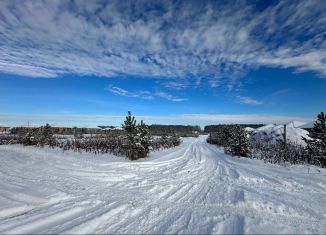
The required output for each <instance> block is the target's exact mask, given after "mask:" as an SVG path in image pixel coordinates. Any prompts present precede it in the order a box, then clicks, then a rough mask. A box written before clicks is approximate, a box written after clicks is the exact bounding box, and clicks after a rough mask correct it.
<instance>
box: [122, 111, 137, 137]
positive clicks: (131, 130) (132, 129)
mask: <svg viewBox="0 0 326 235" xmlns="http://www.w3.org/2000/svg"><path fill="white" fill-rule="evenodd" d="M122 128H123V129H124V130H125V131H126V132H127V135H128V138H129V139H130V140H133V139H134V138H135V136H136V134H137V128H136V120H135V117H134V116H132V115H131V112H130V111H128V115H127V116H126V120H125V121H124V124H122Z"/></svg>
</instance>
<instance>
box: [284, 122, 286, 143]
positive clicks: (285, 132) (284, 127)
mask: <svg viewBox="0 0 326 235" xmlns="http://www.w3.org/2000/svg"><path fill="white" fill-rule="evenodd" d="M284 149H286V124H284Z"/></svg>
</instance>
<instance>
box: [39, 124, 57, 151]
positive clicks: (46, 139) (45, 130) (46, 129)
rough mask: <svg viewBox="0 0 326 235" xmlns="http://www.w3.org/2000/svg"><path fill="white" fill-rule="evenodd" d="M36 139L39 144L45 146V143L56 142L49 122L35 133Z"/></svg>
mask: <svg viewBox="0 0 326 235" xmlns="http://www.w3.org/2000/svg"><path fill="white" fill-rule="evenodd" d="M35 134H36V136H35V139H36V140H37V144H38V145H40V146H41V147H43V146H44V145H50V146H51V145H52V144H53V143H54V138H53V131H52V127H51V126H50V125H49V124H48V123H47V124H46V125H45V126H42V127H40V128H39V129H38V132H37V133H35Z"/></svg>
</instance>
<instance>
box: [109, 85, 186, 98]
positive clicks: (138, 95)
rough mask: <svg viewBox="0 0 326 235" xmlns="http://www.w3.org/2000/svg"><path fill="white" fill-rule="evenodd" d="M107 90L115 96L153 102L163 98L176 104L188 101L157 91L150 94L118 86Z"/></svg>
mask: <svg viewBox="0 0 326 235" xmlns="http://www.w3.org/2000/svg"><path fill="white" fill-rule="evenodd" d="M105 90H107V91H110V92H112V93H114V94H117V95H121V96H126V97H131V98H140V99H146V100H152V99H154V98H163V99H166V100H169V101H174V102H182V101H186V100H187V99H186V98H180V97H177V96H174V95H172V94H170V93H167V92H164V91H160V90H157V91H155V92H150V91H147V90H146V91H128V90H126V89H123V88H121V87H117V86H109V87H107V88H105Z"/></svg>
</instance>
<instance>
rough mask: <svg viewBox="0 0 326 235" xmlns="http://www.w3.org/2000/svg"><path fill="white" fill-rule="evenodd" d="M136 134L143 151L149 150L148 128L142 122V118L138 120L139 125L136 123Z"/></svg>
mask: <svg viewBox="0 0 326 235" xmlns="http://www.w3.org/2000/svg"><path fill="white" fill-rule="evenodd" d="M137 130H138V135H139V139H140V144H141V145H142V146H143V147H144V151H145V152H147V153H148V152H149V146H150V135H149V128H148V126H147V125H146V124H145V123H144V122H143V120H141V121H140V125H138V128H137Z"/></svg>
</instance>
